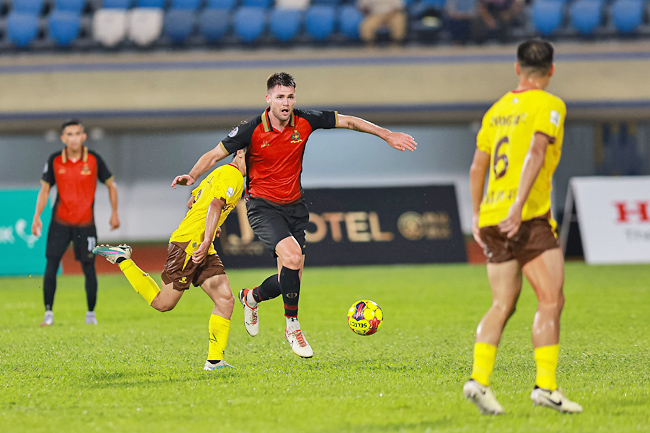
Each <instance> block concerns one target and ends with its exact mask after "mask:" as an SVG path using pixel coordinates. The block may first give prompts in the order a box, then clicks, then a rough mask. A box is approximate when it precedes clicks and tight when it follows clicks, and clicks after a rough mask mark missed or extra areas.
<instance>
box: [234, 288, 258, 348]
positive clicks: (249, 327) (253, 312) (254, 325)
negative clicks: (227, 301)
mask: <svg viewBox="0 0 650 433" xmlns="http://www.w3.org/2000/svg"><path fill="white" fill-rule="evenodd" d="M247 293H248V291H246V289H241V290H240V291H239V296H238V297H239V302H240V303H241V305H242V306H243V307H244V327H245V328H246V331H247V332H248V335H250V336H251V337H255V336H256V335H257V333H258V332H260V320H259V316H258V314H257V306H255V307H250V306H249V305H248V302H246V294H247Z"/></svg>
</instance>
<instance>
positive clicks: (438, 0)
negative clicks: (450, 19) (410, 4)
mask: <svg viewBox="0 0 650 433" xmlns="http://www.w3.org/2000/svg"><path fill="white" fill-rule="evenodd" d="M446 2H447V0H421V1H420V4H421V5H423V6H424V7H433V8H436V9H439V10H443V9H444V8H445V3H446Z"/></svg>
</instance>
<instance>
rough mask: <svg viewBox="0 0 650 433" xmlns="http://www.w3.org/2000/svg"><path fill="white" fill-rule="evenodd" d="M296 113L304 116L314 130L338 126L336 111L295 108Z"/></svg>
mask: <svg viewBox="0 0 650 433" xmlns="http://www.w3.org/2000/svg"><path fill="white" fill-rule="evenodd" d="M293 112H294V114H295V115H296V116H298V117H302V118H303V119H305V120H306V121H307V122H309V124H310V125H311V129H312V131H315V130H317V129H332V128H336V111H315V110H300V109H297V108H296V109H294V110H293Z"/></svg>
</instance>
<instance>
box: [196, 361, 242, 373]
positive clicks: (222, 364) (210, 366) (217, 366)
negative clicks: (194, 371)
mask: <svg viewBox="0 0 650 433" xmlns="http://www.w3.org/2000/svg"><path fill="white" fill-rule="evenodd" d="M226 368H233V369H234V368H235V367H233V366H232V365H230V364H228V363H227V362H226V361H224V360H223V359H222V360H221V361H219V362H217V363H216V364H213V363H211V362H210V361H205V365H204V366H203V370H205V371H213V370H217V371H218V370H224V369H226Z"/></svg>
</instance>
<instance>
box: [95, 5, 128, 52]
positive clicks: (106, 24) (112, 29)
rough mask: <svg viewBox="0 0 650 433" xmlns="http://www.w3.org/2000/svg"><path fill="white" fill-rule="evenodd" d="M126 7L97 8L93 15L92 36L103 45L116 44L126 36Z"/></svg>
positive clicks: (113, 45)
mask: <svg viewBox="0 0 650 433" xmlns="http://www.w3.org/2000/svg"><path fill="white" fill-rule="evenodd" d="M126 23H127V11H126V9H98V10H97V11H96V12H95V14H94V15H93V21H92V37H93V40H94V41H97V42H99V43H100V44H102V45H103V46H104V47H108V48H112V47H115V46H117V45H118V44H119V43H120V42H122V41H123V40H124V38H125V37H126Z"/></svg>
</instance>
